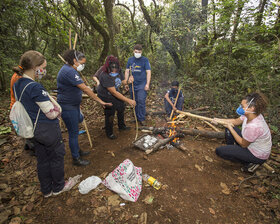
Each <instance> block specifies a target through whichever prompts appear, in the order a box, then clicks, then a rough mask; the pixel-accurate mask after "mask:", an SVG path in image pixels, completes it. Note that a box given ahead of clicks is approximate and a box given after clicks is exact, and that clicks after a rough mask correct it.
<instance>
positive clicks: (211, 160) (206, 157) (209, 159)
mask: <svg viewBox="0 0 280 224" xmlns="http://www.w3.org/2000/svg"><path fill="white" fill-rule="evenodd" d="M205 159H206V161H208V162H210V163H212V162H213V159H212V158H210V157H209V156H205Z"/></svg>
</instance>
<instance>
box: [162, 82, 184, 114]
mask: <svg viewBox="0 0 280 224" xmlns="http://www.w3.org/2000/svg"><path fill="white" fill-rule="evenodd" d="M178 88H179V82H178V81H173V82H172V83H171V89H169V90H168V91H167V93H166V94H165V96H164V107H165V111H166V114H167V115H168V116H170V114H171V112H172V110H174V111H176V110H183V107H184V95H183V93H182V91H180V93H179V96H178V99H177V103H176V106H175V105H174V104H175V101H176V97H177V94H178Z"/></svg>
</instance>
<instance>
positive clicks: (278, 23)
mask: <svg viewBox="0 0 280 224" xmlns="http://www.w3.org/2000/svg"><path fill="white" fill-rule="evenodd" d="M274 30H275V31H276V35H277V36H278V37H280V6H278V12H277V18H276V20H275V24H274Z"/></svg>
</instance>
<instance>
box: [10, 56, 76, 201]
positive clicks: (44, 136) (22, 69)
mask: <svg viewBox="0 0 280 224" xmlns="http://www.w3.org/2000/svg"><path fill="white" fill-rule="evenodd" d="M46 66H47V61H46V59H45V57H44V56H43V55H42V54H41V53H39V52H37V51H27V52H25V53H24V54H23V55H22V56H21V59H20V62H19V65H18V66H16V67H14V68H13V71H14V72H16V73H17V74H18V75H19V76H21V77H22V78H20V79H19V80H18V81H17V82H15V84H14V85H13V89H14V93H15V95H16V96H17V97H18V98H20V95H21V94H22V97H21V101H20V102H21V103H22V104H23V106H24V108H25V110H26V112H27V113H28V115H29V117H30V119H31V120H32V122H33V124H34V137H33V138H32V139H30V141H31V142H32V143H33V144H34V148H35V154H36V158H37V172H38V178H39V181H40V186H41V192H42V193H43V195H44V197H50V196H52V195H58V194H60V193H62V192H64V191H67V190H69V189H70V188H71V187H72V186H71V183H70V182H66V181H65V180H64V155H65V147H64V143H63V140H62V136H61V131H60V127H59V121H58V119H57V117H58V116H59V115H60V114H61V107H60V106H59V104H58V103H57V102H56V101H55V100H54V99H52V97H50V96H49V94H48V93H47V91H46V90H45V89H44V87H43V86H42V85H41V84H39V83H38V82H35V81H34V79H35V78H37V77H38V78H40V77H42V76H44V75H46Z"/></svg>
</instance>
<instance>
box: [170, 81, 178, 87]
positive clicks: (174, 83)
mask: <svg viewBox="0 0 280 224" xmlns="http://www.w3.org/2000/svg"><path fill="white" fill-rule="evenodd" d="M171 86H179V82H178V81H173V82H171Z"/></svg>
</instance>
